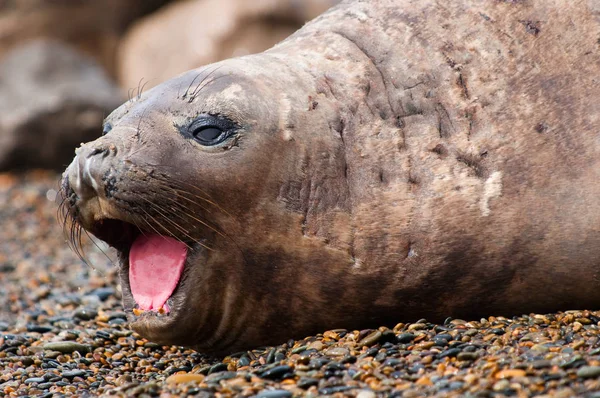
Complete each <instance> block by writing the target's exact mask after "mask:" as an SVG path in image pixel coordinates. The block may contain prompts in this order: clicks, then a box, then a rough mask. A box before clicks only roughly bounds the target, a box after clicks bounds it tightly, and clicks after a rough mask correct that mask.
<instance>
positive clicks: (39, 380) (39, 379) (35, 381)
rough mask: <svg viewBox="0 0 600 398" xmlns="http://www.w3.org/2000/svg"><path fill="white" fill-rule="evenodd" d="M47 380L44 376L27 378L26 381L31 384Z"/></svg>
mask: <svg viewBox="0 0 600 398" xmlns="http://www.w3.org/2000/svg"><path fill="white" fill-rule="evenodd" d="M45 381H46V380H45V379H44V378H43V377H30V378H29V379H25V381H24V383H25V384H31V383H43V382H45Z"/></svg>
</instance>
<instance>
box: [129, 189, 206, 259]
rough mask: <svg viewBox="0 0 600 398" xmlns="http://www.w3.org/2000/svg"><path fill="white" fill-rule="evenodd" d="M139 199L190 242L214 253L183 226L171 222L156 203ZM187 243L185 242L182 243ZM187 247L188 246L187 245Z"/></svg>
mask: <svg viewBox="0 0 600 398" xmlns="http://www.w3.org/2000/svg"><path fill="white" fill-rule="evenodd" d="M138 197H140V198H141V199H143V200H145V201H146V202H147V203H148V204H150V206H151V207H152V208H153V209H154V210H156V211H157V212H158V213H160V214H161V216H163V219H164V220H166V221H168V222H169V223H171V224H172V225H173V226H174V227H175V228H177V229H178V230H179V231H180V232H181V233H182V234H184V235H185V236H186V237H187V238H189V239H190V240H192V241H194V242H195V243H197V244H198V245H200V246H202V247H204V248H205V249H207V250H210V251H213V249H212V248H211V247H208V246H206V245H205V244H204V243H202V242H200V241H199V240H197V239H194V238H193V237H192V236H191V235H190V234H189V232H188V231H187V230H185V229H184V228H183V227H182V226H181V225H179V224H177V223H176V222H175V221H173V220H171V219H170V218H169V217H168V215H166V214H165V213H164V212H163V211H162V210H161V209H160V208H159V207H158V206H157V205H156V204H155V203H152V202H151V201H149V200H148V199H146V198H144V197H143V196H141V195H138ZM182 243H185V242H182ZM186 246H187V244H186ZM188 248H189V249H190V250H191V247H189V246H188Z"/></svg>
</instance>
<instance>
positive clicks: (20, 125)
mask: <svg viewBox="0 0 600 398" xmlns="http://www.w3.org/2000/svg"><path fill="white" fill-rule="evenodd" d="M336 2H337V0H253V1H248V0H178V1H177V0H170V1H169V0H103V1H89V0H52V1H48V0H0V171H6V170H22V169H31V168H49V169H57V170H60V169H62V168H64V167H65V165H66V164H68V163H69V161H70V159H71V158H72V157H73V150H74V148H75V147H76V146H77V145H78V144H79V143H80V142H83V141H89V140H91V139H94V138H96V137H98V136H99V135H100V132H101V129H102V127H101V123H102V118H103V117H104V116H106V115H108V113H110V111H112V109H114V108H115V107H117V106H118V105H119V104H120V103H121V102H122V101H123V99H126V97H127V92H128V90H129V89H134V91H135V89H137V87H138V84H139V82H140V80H142V79H143V81H144V82H147V84H146V88H147V87H150V86H153V85H156V84H158V83H160V82H162V81H164V80H167V79H169V78H170V77H173V76H175V75H176V74H179V73H181V72H183V71H185V70H188V69H192V68H195V67H198V66H201V65H204V64H207V63H211V62H215V61H218V60H221V59H224V58H230V57H233V56H239V55H245V54H249V53H255V52H260V51H263V50H265V49H267V48H269V47H271V46H273V45H274V44H276V43H277V42H279V41H281V40H283V39H284V38H285V37H287V36H289V35H290V34H291V33H293V32H294V31H295V30H297V29H298V28H300V27H301V26H302V25H303V24H304V23H305V22H306V21H308V20H310V19H312V18H313V17H315V16H317V15H318V14H320V13H321V12H323V11H325V10H326V9H327V8H329V7H330V6H332V5H333V4H334V3H336ZM167 3H170V4H167ZM132 24H133V25H132ZM117 80H118V81H119V82H120V87H119V86H117V83H115V81H117Z"/></svg>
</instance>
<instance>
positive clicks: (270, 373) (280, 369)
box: [260, 365, 294, 380]
mask: <svg viewBox="0 0 600 398" xmlns="http://www.w3.org/2000/svg"><path fill="white" fill-rule="evenodd" d="M293 371H294V369H293V368H292V367H291V366H288V365H280V366H275V367H274V368H272V369H269V370H266V371H264V372H263V373H262V374H261V375H260V377H262V378H263V379H271V380H274V379H279V378H281V376H283V375H284V374H286V373H289V372H293Z"/></svg>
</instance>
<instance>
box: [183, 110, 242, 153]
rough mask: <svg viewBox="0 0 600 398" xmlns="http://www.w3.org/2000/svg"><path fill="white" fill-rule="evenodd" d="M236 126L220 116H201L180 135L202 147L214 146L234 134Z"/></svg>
mask: <svg viewBox="0 0 600 398" xmlns="http://www.w3.org/2000/svg"><path fill="white" fill-rule="evenodd" d="M235 130H236V125H235V124H234V123H232V122H231V121H230V120H229V119H228V118H226V117H224V116H221V115H207V114H203V115H200V116H198V117H196V119H194V120H193V121H192V122H191V123H190V124H189V125H188V126H187V127H185V129H184V130H182V133H183V134H184V135H185V136H187V137H189V138H193V139H194V140H195V141H196V142H197V143H199V144H200V145H203V146H216V145H218V144H220V143H222V142H224V141H225V140H227V139H228V138H229V137H231V136H232V135H234V134H235Z"/></svg>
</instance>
